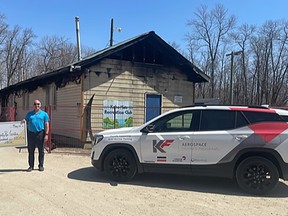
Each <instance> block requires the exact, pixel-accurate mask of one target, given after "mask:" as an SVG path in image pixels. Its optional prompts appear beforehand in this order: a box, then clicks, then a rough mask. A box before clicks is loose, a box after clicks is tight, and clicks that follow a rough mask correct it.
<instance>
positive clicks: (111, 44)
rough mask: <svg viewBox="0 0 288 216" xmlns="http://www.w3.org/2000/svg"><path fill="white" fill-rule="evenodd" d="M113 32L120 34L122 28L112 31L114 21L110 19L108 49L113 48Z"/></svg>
mask: <svg viewBox="0 0 288 216" xmlns="http://www.w3.org/2000/svg"><path fill="white" fill-rule="evenodd" d="M114 30H117V31H118V32H121V31H122V28H119V27H118V28H116V29H114V20H113V18H112V19H111V26H110V47H111V46H113V33H114Z"/></svg>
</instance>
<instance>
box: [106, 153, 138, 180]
mask: <svg viewBox="0 0 288 216" xmlns="http://www.w3.org/2000/svg"><path fill="white" fill-rule="evenodd" d="M104 171H105V173H106V175H108V176H109V177H110V178H111V179H113V180H115V181H128V180H131V179H132V178H133V177H134V176H135V175H136V172H137V168H136V163H135V160H134V157H133V155H132V154H131V153H130V152H129V151H127V150H125V149H115V150H112V151H111V152H110V153H109V154H108V155H107V156H106V157H105V160H104Z"/></svg>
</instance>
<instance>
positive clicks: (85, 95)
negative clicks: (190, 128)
mask: <svg viewBox="0 0 288 216" xmlns="http://www.w3.org/2000/svg"><path fill="white" fill-rule="evenodd" d="M208 80H209V77H208V76H206V75H205V74H204V73H203V72H202V71H201V70H200V69H198V68H197V67H196V66H195V65H193V64H192V63H191V62H190V61H188V60H187V59H186V58H185V57H183V56H182V55H181V54H180V53H179V52H177V51H176V50H175V49H174V48H173V47H171V46H170V45H169V44H167V43H166V42H165V41H164V40H163V39H161V38H160V37H159V36H158V35H157V34H155V32H153V31H151V32H148V33H144V34H142V35H139V36H137V37H134V38H131V39H129V40H127V41H124V42H122V43H119V44H116V45H114V46H112V47H109V48H106V49H103V50H100V51H98V52H96V53H94V54H93V55H91V56H89V57H87V58H84V59H82V60H81V61H78V62H75V63H73V64H71V65H68V66H67V67H63V68H60V69H58V70H55V71H52V72H49V73H46V74H43V75H39V76H36V77H33V78H30V79H28V80H25V81H22V82H19V83H17V84H14V85H11V86H9V87H7V88H4V89H2V90H0V97H1V107H2V114H3V110H4V109H3V108H4V107H14V108H15V106H16V113H17V115H16V120H20V119H22V118H24V116H25V114H26V112H27V111H28V109H31V107H32V104H33V101H34V100H35V99H39V100H40V101H41V102H42V106H51V107H52V109H51V110H52V116H51V117H52V118H51V119H52V133H53V134H54V135H56V136H65V137H70V138H74V139H77V140H80V141H82V142H85V141H89V139H90V138H89V132H91V131H92V132H93V133H94V132H97V131H101V130H104V129H106V128H109V127H111V125H109V124H111V122H109V120H110V121H113V120H114V123H115V118H114V119H113V114H115V108H116V109H122V111H123V112H122V114H123V113H124V114H126V117H122V119H118V120H119V121H118V120H117V121H118V122H117V124H119V125H118V126H125V125H123V124H126V126H127V125H128V126H132V125H133V126H134V125H140V124H142V123H144V122H145V121H148V120H149V119H151V118H152V117H154V116H155V115H158V114H160V113H162V112H164V111H165V110H163V109H162V108H163V107H180V106H187V105H192V104H194V90H195V83H201V82H208ZM151 107H154V109H152V108H151ZM155 107H158V109H155ZM113 108H114V110H113ZM124 109H126V110H125V112H124ZM87 110H88V111H87ZM118 111H119V113H121V110H116V112H118ZM127 116H128V117H129V121H128V122H127V119H128V118H127ZM114 117H115V115H114ZM119 118H121V117H119ZM124 121H126V123H125V122H124ZM63 128H69V130H63ZM87 131H88V133H87ZM90 135H91V134H90Z"/></svg>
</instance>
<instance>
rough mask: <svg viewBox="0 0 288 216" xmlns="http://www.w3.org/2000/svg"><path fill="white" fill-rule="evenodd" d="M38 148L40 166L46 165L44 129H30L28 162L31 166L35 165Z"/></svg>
mask: <svg viewBox="0 0 288 216" xmlns="http://www.w3.org/2000/svg"><path fill="white" fill-rule="evenodd" d="M36 147H37V148H38V161H39V165H38V166H39V167H43V165H44V131H40V132H36V133H34V132H30V131H28V153H29V156H28V163H29V167H32V168H33V167H34V160H35V156H34V153H35V148H36Z"/></svg>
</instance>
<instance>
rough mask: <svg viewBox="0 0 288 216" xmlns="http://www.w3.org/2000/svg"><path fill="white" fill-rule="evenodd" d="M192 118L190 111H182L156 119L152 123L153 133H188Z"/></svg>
mask: <svg viewBox="0 0 288 216" xmlns="http://www.w3.org/2000/svg"><path fill="white" fill-rule="evenodd" d="M192 118H193V112H192V111H182V112H177V113H172V114H170V115H167V116H164V117H163V118H161V119H158V120H157V121H156V122H155V123H154V129H153V132H180V131H190V125H191V121H192Z"/></svg>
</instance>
